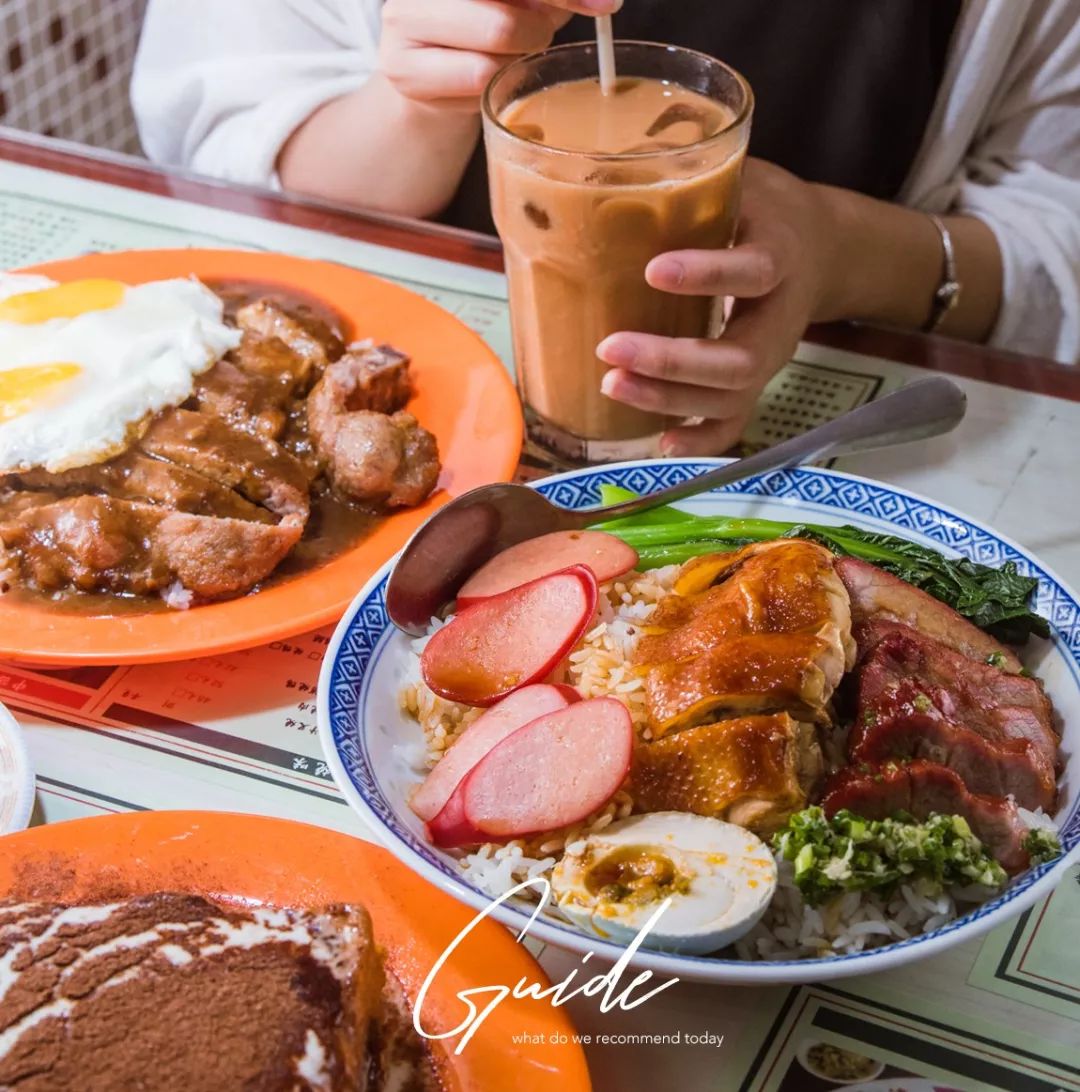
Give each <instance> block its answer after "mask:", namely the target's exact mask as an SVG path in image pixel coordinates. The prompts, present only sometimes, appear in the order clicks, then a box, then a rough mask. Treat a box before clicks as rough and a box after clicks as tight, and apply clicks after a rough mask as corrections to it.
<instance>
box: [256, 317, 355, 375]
mask: <svg viewBox="0 0 1080 1092" xmlns="http://www.w3.org/2000/svg"><path fill="white" fill-rule="evenodd" d="M236 323H237V325H238V326H239V327H240V329H241V330H250V331H251V332H252V333H255V334H259V335H261V336H262V337H276V338H280V339H281V340H282V341H283V342H285V344H286V345H287V346H288V347H289V348H290V349H291V350H292V351H293V352H294V353H295V354H296V355H297V356H299V357H300V358H301V359H302V360H303V361H304V362H305V363H306V365H307V367H308V368H309V369H311V370H312V371H313V372H314V373H315V374H318V373H319V372H321V371H322V370H323V368H325V367H326V365H327V364H329V363H330V362H331V361H333V360H337V358H338V357H339V356H341V354H342V353H343V352H344V351H345V346H344V345H343V344H342V343H341V339H340V338H339V337H338V336H337V335H336V334H335V333H334V332H333V330H331V329H330V327H329V326H327V325H326V323H325V322H323V321H321V320H320V319H317V318H315V317H314V316H313V315H307V314H300V313H299V312H297V311H293V310H290V309H288V308H286V307H282V306H281V304H278V303H274V302H273V301H272V300H268V299H262V300H256V301H255V302H254V303H249V304H248V305H247V306H246V307H241V308H240V310H239V311H237V313H236Z"/></svg>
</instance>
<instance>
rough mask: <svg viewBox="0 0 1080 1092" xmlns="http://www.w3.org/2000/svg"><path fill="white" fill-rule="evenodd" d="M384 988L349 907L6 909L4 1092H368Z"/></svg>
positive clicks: (361, 921) (0, 1083)
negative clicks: (71, 1091)
mask: <svg viewBox="0 0 1080 1092" xmlns="http://www.w3.org/2000/svg"><path fill="white" fill-rule="evenodd" d="M384 986H385V982H384V975H383V970H382V965H381V960H380V956H379V953H378V951H377V949H376V946H375V943H374V940H373V938H372V932H371V922H370V919H369V917H368V915H367V912H366V911H365V910H363V909H362V908H361V907H358V906H331V907H327V908H324V909H321V910H318V911H309V910H294V909H278V908H270V907H255V908H251V909H246V908H232V907H228V908H226V907H222V906H219V905H216V904H215V903H212V902H210V901H208V900H206V899H203V898H200V897H197V896H193V895H187V894H173V893H166V892H163V893H158V894H152V895H147V896H143V897H136V898H130V899H127V900H125V901H122V902H111V903H104V904H87V905H77V906H76V905H68V906H65V905H57V904H54V903H46V902H34V903H25V902H24V903H20V904H15V903H11V902H8V903H4V904H0V1088H3V1089H12V1090H15V1092H45V1090H49V1092H55V1090H56V1089H60V1088H78V1089H80V1090H81V1092H95V1090H98V1089H101V1090H106V1089H108V1090H110V1092H112V1090H115V1089H120V1088H132V1089H134V1088H152V1089H154V1090H155V1092H204V1090H205V1092H221V1090H222V1089H245V1090H247V1092H276V1090H278V1089H283V1090H284V1089H289V1090H298V1092H306V1090H317V1092H336V1090H338V1089H349V1090H350V1092H354V1090H368V1092H370V1090H374V1089H376V1088H378V1087H379V1086H380V1085H382V1084H383V1077H382V1075H381V1072H382V1071H383V1069H384V1066H383V1065H382V1064H381V1062H380V1058H379V1057H378V1055H379V1053H380V1046H379V1044H380V1039H381V1037H382V1026H383V1020H382V1011H383V996H384ZM414 1087H420V1085H419V1084H417V1085H414Z"/></svg>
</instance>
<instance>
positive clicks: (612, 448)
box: [483, 42, 753, 463]
mask: <svg viewBox="0 0 1080 1092" xmlns="http://www.w3.org/2000/svg"><path fill="white" fill-rule="evenodd" d="M615 58H616V67H617V69H618V73H619V78H618V81H617V83H616V86H615V89H614V92H613V93H612V94H610V95H608V96H604V95H603V94H602V93H601V91H600V87H599V83H598V80H597V59H596V47H595V45H593V44H582V45H569V46H558V47H556V48H554V49H549V50H546V51H545V52H543V53H538V54H534V55H532V56H529V57H524V58H522V59H520V60H518V61H515V62H513V63H511V64H510V65H508V66H507V67H506V68H504V69H503V70H502V71H501V72H500V73H498V74H497V75H496V76H495V78H494V79H493V80H492V81H491V83H490V84H489V86H488V88H487V91H486V92H485V94H484V102H483V114H484V138H485V143H486V146H487V155H488V164H489V168H488V169H489V174H490V179H491V203H492V212H493V215H494V218H495V224H496V226H497V228H498V231H499V235H500V237H501V238H502V241H503V246H504V249H505V253H506V270H507V276H508V278H509V287H510V318H511V323H512V326H513V335H514V357H515V364H516V367H517V375H518V385H519V389H520V391H521V397H522V401H523V402H524V405H525V414H526V421H527V423H528V427H529V434H530V437H531V438H532V440H533V441H534V442H535V443H537V444H539V445H540V446H541V447H543V448H545V449H547V450H548V451H549V452H551V453H552V454H554V455H555V456H557V457H558V458H560V459H561V460H562V461H564V462H568V463H582V462H603V461H610V460H614V459H623V458H635V457H640V456H645V455H649V454H654V453H655V450H656V440H657V438H658V436H659V434H660V432H661V431H662V430H663V429H665V428H666V427H668V426H669V425H670V424H671V423H672V422H671V421H670V420H669V419H668V418H665V417H663V416H660V415H658V414H655V413H647V412H644V411H642V410H638V409H634V408H631V407H629V406H626V405H623V404H621V403H618V402H614V401H612V400H611V399H608V398H606V397H605V396H604V395H602V394H601V393H600V380H601V378H602V377H603V374H604V372H605V371H606V370H607V366H606V365H604V364H603V363H602V362H601V361H600V360H599V359H598V358H597V356H596V346H597V345H598V344H599V342H600V341H602V340H603V339H604V338H605V337H606V336H607V335H608V334H611V333H614V332H615V331H617V330H639V331H644V332H646V333H652V334H662V335H665V336H668V337H708V336H715V335H716V334H718V333H719V331H720V328H721V325H722V306H721V305H720V303H719V301H716V300H713V299H710V298H704V297H692V296H676V295H671V294H668V293H664V292H658V291H657V290H655V289H653V288H650V287H649V285H648V284H646V282H645V266H646V265H647V264H648V263H649V261H650V260H651V259H652V258H654V257H656V255H658V254H661V253H663V252H664V251H669V250H680V249H685V248H720V247H726V246H729V245H730V244H731V243H732V242H733V240H734V235H735V227H736V222H737V220H738V213H739V197H740V191H741V177H742V165H743V160H744V158H745V154H746V145H747V141H748V139H749V135H750V121H751V116H752V114H753V95H752V92H751V90H750V86H749V84H748V83H747V82H746V80H745V79H743V77H742V76H740V75H739V74H738V73H737V72H735V71H734V70H733V69H731V68H729V67H727V66H726V65H724V64H722V63H721V62H720V61H717V60H714V59H713V58H712V57H707V56H705V55H704V54H702V53H695V52H693V51H691V50H686V49H679V48H676V47H674V46H665V45H656V44H652V43H647V42H617V43H616V46H615Z"/></svg>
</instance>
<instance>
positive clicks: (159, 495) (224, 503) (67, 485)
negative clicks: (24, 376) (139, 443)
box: [6, 451, 273, 523]
mask: <svg viewBox="0 0 1080 1092" xmlns="http://www.w3.org/2000/svg"><path fill="white" fill-rule="evenodd" d="M6 480H7V481H8V482H9V483H10V484H11V485H12V486H14V487H15V488H17V489H31V490H47V491H49V492H51V493H55V494H58V495H64V496H67V495H71V494H75V493H87V492H90V493H104V494H106V495H107V496H110V497H118V498H120V499H122V500H139V501H151V502H153V503H154V504H160V505H162V506H163V507H165V508H172V509H175V510H176V511H178V512H191V513H192V514H193V515H199V516H224V517H226V518H229V519H245V520H252V521H254V522H255V523H271V522H273V516H272V515H271V513H270V512H269V511H267V510H266V509H265V508H260V507H259V506H258V505H255V504H252V503H251V501H249V500H245V499H244V498H243V497H241V496H240V494H239V493H235V492H233V490H231V489H227V488H225V486H222V485H219V484H218V483H217V482H215V481H211V480H210V479H209V478H207V477H204V476H203V475H202V474H197V473H196V472H195V471H193V470H189V469H187V468H186V467H183V466H178V465H177V464H176V463H170V462H166V461H165V460H163V459H153V458H151V457H150V456H149V455H144V454H143V453H142V452H139V451H128V452H125V454H123V455H119V456H117V457H116V458H115V459H110V460H109V461H108V462H104V463H94V464H93V465H92V466H80V467H75V468H73V469H71V470H64V471H62V472H61V473H59V474H50V473H49V472H48V471H47V470H28V471H24V472H23V473H21V474H14V475H10V476H9V477H8V478H7V479H6Z"/></svg>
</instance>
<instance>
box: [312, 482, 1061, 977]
mask: <svg viewBox="0 0 1080 1092" xmlns="http://www.w3.org/2000/svg"><path fill="white" fill-rule="evenodd" d="M715 465H716V464H715V463H693V462H663V463H651V464H635V465H630V466H623V467H619V466H616V467H603V468H597V469H595V470H586V471H582V472H581V473H579V474H576V475H574V476H573V477H572V478H568V479H564V480H555V481H551V482H542V483H539V484H538V489H539V491H540V492H541V493H542V494H543V495H544V496H546V497H548V498H549V499H550V500H552V501H554V502H556V503H558V504H560V505H562V506H563V507H566V508H586V507H590V506H592V505H595V504H597V503H599V487H600V486H601V485H618V486H622V487H623V488H626V489H630V490H633V491H634V492H636V493H650V492H654V491H656V490H658V489H662V488H665V487H666V486H669V485H674V484H676V483H679V482H682V481H685V480H687V479H688V478H692V477H697V476H698V475H700V474H702V473H704V472H705V471H707V470H709V469H711V468H712V467H713V466H715ZM715 492H716V493H717V494H723V495H729V496H738V497H748V498H753V497H761V498H768V499H769V500H790V501H792V502H799V503H801V504H802V505H803V507H806V506H812V507H814V508H818V509H821V510H822V511H827V510H833V511H834V512H835V511H837V510H839V511H841V512H844V513H845V514H847V515H850V516H862V517H864V518H869V519H872V520H875V521H880V522H883V523H886V524H889V525H890V526H891V527H893V528H896V529H898V530H908V531H912V532H915V533H917V534H919V535H923V536H926V537H927V538H930V539H932V540H934V541H935V542H938V543H940V544H941V545H942V546H944V547H946V548H948V549H951V550H953V551H955V552H956V553H959V554H962V555H964V556H967V557H969V558H972V559H973V560H976V561H979V562H982V563H983V564H987V565H1001V564H1004V563H1005V562H1006V561H1014V562H1015V563H1016V565H1017V567H1018V568H1019V570H1020V571H1021V572H1023V573H1024V574H1026V575H1030V576H1034V577H1036V578H1037V579H1038V580H1039V590H1038V592H1037V596H1036V603H1037V607H1038V609H1039V610H1040V611H1041V612H1042V613H1043V614H1044V615H1046V616H1047V617H1048V618H1049V619H1050V621H1051V623H1052V625H1053V627H1054V629H1055V631H1056V643H1057V646H1058V648H1060V649H1061V650H1062V651H1063V652H1064V653H1065V657H1064V658H1065V660H1066V661H1067V663H1068V666H1069V668H1070V670H1071V672H1072V675H1073V678H1074V679H1075V681H1076V684H1077V687H1078V688H1080V604H1078V603H1077V601H1076V599H1075V598H1074V597H1073V596H1072V595H1071V594H1070V592H1069V591H1068V590H1067V589H1066V588H1064V587H1063V586H1062V585H1061V584H1060V583H1059V582H1058V581H1057V579H1056V578H1055V577H1054V576H1053V575H1051V574H1050V573H1048V572H1047V571H1046V570H1045V569H1043V568H1042V567H1041V566H1040V565H1039V564H1038V563H1037V562H1036V561H1034V560H1033V559H1032V558H1031V557H1029V556H1028V555H1027V554H1025V553H1023V552H1022V551H1021V550H1020V549H1018V548H1017V547H1015V546H1013V545H1012V544H1010V543H1009V542H1007V541H1004V540H1002V539H1001V538H999V537H998V536H996V535H994V534H993V533H992V532H990V531H988V530H986V529H985V528H982V527H979V526H977V525H975V524H973V523H970V522H969V521H968V520H966V519H964V518H963V517H961V516H958V515H956V514H955V513H953V512H950V511H948V510H946V509H943V508H939V507H938V506H936V505H934V504H932V503H930V502H929V501H925V500H922V499H920V498H918V497H914V496H912V495H910V494H907V493H904V492H901V491H898V490H896V489H893V488H890V487H888V486H884V485H880V484H878V483H874V482H870V481H866V480H863V479H859V478H853V477H850V476H848V475H845V474H841V473H838V472H836V471H822V470H815V469H809V468H797V469H793V470H784V471H776V472H773V473H770V474H766V475H763V476H761V477H759V478H753V479H749V480H748V481H745V482H740V483H738V484H737V485H733V486H727V487H725V488H722V489H719V490H716V491H715ZM386 580H387V578H386V577H385V576H384V577H383V579H382V580H381V581H379V583H378V584H377V585H376V586H375V587H374V589H373V590H372V591H371V592H370V593H369V594H368V596H367V597H366V598H365V599H364V600H363V601H362V602H361V603H359V604H357V605H356V606H355V607H354V609H353V611H352V612H351V615H347V616H346V619H345V620H344V622H343V625H344V627H345V630H344V633H343V634H342V637H341V642H340V645H339V647H338V649H337V652H336V655H335V656H334V659H333V662H332V664H331V667H330V672H329V696H328V702H327V708H328V711H329V723H328V725H327V726H326V727H328V729H329V736H330V739H331V740H332V742H333V746H334V749H335V750H336V752H337V757H338V759H339V760H340V763H341V766H342V768H343V769H344V771H345V774H346V776H347V777H348V778H349V780H350V782H351V783H352V786H353V788H354V789H355V790H356V791H357V792H358V793H359V795H360V796H361V798H362V799H363V800H364V802H365V804H366V805H367V806H368V808H370V810H371V812H372V813H373V814H374V815H375V816H376V817H377V818H378V820H379V821H380V823H381V824H382V825H383V828H384V829H383V831H382V832H380V833H382V834H384V835H390V836H392V837H393V838H394V839H395V840H396V841H398V842H400V843H401V844H402V845H403V846H405V847H407V848H408V849H409V850H410V851H411V852H412V853H414V854H416V856H418V857H419V858H421V859H422V860H424V861H425V862H426V863H427V864H428V865H429V866H430V867H431V868H433V869H434V870H436V871H437V872H439V873H441V875H442V876H443V877H444V879H445V881H446V882H447V884H448V886H449V887H451V888H456V889H457V890H458V891H465V892H471V893H472V894H473V895H479V896H480V897H482V898H487V896H486V895H485V894H484V893H483V892H482V891H480V890H479V889H477V888H474V887H473V886H472V885H471V884H469V883H468V882H467V881H466V880H465V879H464V877H463V875H462V873H461V870H460V869H459V868H458V867H456V865H455V864H454V862H452V861H450V860H448V859H447V858H445V857H443V856H441V855H440V854H439V853H437V852H436V851H435V850H434V849H433V848H432V847H431V846H430V845H428V844H427V843H426V842H424V841H423V840H422V839H419V838H417V837H416V836H415V835H414V834H413V833H412V832H411V831H410V830H408V829H407V828H406V827H405V826H404V825H403V824H402V823H401V822H400V821H399V820H398V818H397V816H396V814H395V809H394V807H393V805H392V804H391V803H390V801H389V800H388V799H387V798H386V796H385V795H384V793H383V792H382V789H381V788H380V785H379V782H378V778H377V777H376V775H375V771H374V767H373V763H372V760H371V756H370V754H369V752H368V748H367V743H366V740H365V738H364V735H363V733H361V732H360V730H359V728H360V724H359V715H360V710H361V709H362V708H363V707H364V705H365V704H366V702H365V699H366V691H367V685H368V683H369V681H370V677H371V676H370V673H369V668H371V667H373V666H374V663H375V662H376V661H377V660H378V658H379V657H380V656H381V654H382V653H383V652H384V651H385V649H386V647H387V644H388V642H389V639H390V638H391V636H392V635H393V632H394V630H393V626H392V625H391V624H390V622H389V619H388V618H387V615H386V605H385V593H386ZM1059 825H1060V826H1061V838H1062V845H1063V848H1064V850H1065V852H1066V853H1069V852H1070V851H1073V850H1075V849H1076V848H1077V846H1080V800H1078V801H1077V802H1076V804H1075V805H1074V807H1073V810H1072V812H1070V814H1069V815H1068V816H1067V817H1065V818H1064V820H1060V821H1059ZM1060 865H1061V860H1060V859H1059V860H1057V861H1052V862H1049V863H1047V864H1044V865H1040V866H1039V867H1037V868H1035V869H1032V870H1030V871H1029V872H1028V873H1026V874H1025V875H1024V876H1023V877H1022V878H1021V879H1019V880H1017V881H1016V882H1015V883H1013V884H1012V885H1011V886H1010V887H1009V888H1008V890H1007V891H1005V892H1004V893H1003V894H1002V895H1000V896H999V897H998V898H996V899H993V900H991V901H990V902H987V903H984V904H982V905H981V906H979V907H978V908H976V909H975V910H973V911H972V912H971V913H968V914H966V915H964V916H963V917H960V918H957V919H955V920H954V921H952V922H949V923H948V924H946V925H944V926H942V928H940V929H938V930H935V931H934V932H933V933H930V934H924V935H918V936H914V937H911V938H909V939H907V940H902V941H897V942H895V943H893V944H890V945H887V946H886V947H883V948H877V949H871V950H869V951H865V952H857V953H852V954H848V955H837V956H828V957H824V958H818V959H798V960H769V961H768V963H767V965H768V966H769V967H777V968H781V967H798V968H809V967H814V966H829V967H832V966H836V965H837V964H840V963H850V962H855V961H859V960H863V961H865V960H867V959H870V958H873V957H874V956H875V955H878V954H880V953H881V952H883V951H889V952H895V951H897V950H900V949H904V948H911V947H914V946H917V945H919V944H925V943H927V942H928V941H930V940H932V939H934V940H936V939H938V938H940V937H943V936H947V935H949V934H950V933H953V932H956V931H957V930H958V929H962V928H965V927H968V926H970V925H972V924H973V923H974V922H977V921H980V920H981V919H983V918H985V917H987V916H988V915H989V914H991V913H994V912H995V911H997V910H999V909H1001V908H1002V907H1003V906H1006V905H1008V904H1009V903H1011V902H1014V901H1015V900H1016V899H1018V898H1019V897H1021V896H1022V895H1023V894H1024V893H1025V892H1027V891H1029V890H1030V889H1031V888H1032V887H1033V886H1034V885H1035V884H1036V883H1037V882H1038V881H1039V880H1040V879H1041V878H1042V877H1043V876H1045V875H1046V874H1047V873H1048V872H1050V871H1052V870H1054V869H1055V868H1058V867H1060ZM503 910H504V913H503V914H502V915H500V916H501V917H502V919H503V920H504V921H506V922H507V923H508V924H512V923H516V924H518V925H519V926H522V927H523V926H524V925H525V924H526V922H527V921H528V916H529V915H528V913H526V912H523V911H521V910H519V909H518V908H516V907H514V906H513V904H506V905H504V907H503ZM545 925H546V927H547V928H548V929H553V930H555V931H556V932H561V933H564V934H566V935H567V936H571V937H574V938H577V939H578V940H580V938H581V937H582V935H583V934H582V933H581V931H580V930H577V929H575V928H573V927H572V926H569V925H564V924H561V923H560V922H558V921H557V920H554V919H546V920H545ZM593 939H594V938H592V937H590V938H589V940H590V945H591V947H593V949H594V950H595V951H596V952H597V954H598V955H600V954H604V953H605V952H606V954H608V955H610V956H611V957H612V958H617V957H618V955H619V954H620V953H621V951H622V949H621V947H619V946H617V945H613V944H610V943H607V942H603V941H596V943H592V941H593ZM677 958H678V960H679V962H685V963H689V964H704V965H707V966H711V967H719V966H738V967H746V966H748V964H747V961H745V960H722V959H716V958H714V957H709V956H679V957H677Z"/></svg>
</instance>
